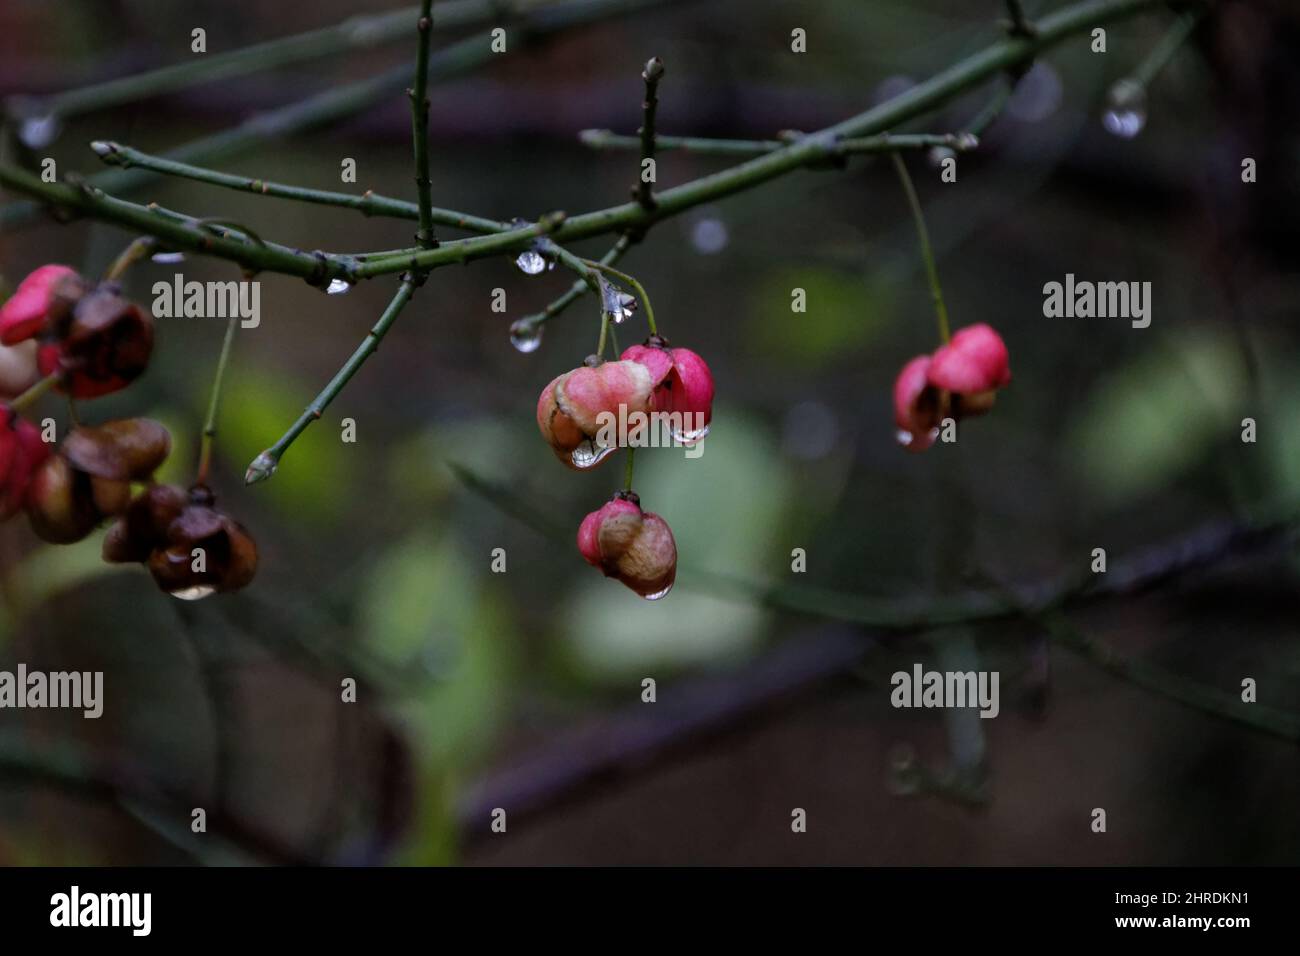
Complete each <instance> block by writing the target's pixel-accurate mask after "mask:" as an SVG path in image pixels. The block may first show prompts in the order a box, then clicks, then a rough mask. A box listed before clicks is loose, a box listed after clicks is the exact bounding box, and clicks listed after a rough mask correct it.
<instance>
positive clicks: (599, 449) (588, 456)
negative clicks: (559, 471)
mask: <svg viewBox="0 0 1300 956" xmlns="http://www.w3.org/2000/svg"><path fill="white" fill-rule="evenodd" d="M613 453H614V448H613V447H607V446H605V445H597V444H596V443H595V442H594V441H592V440H591V439H590V438H588V439H587V440H586V441H584V442H583V443H582V444H581V445H579V446H578V447H577V448H575V449H573V454H572V455H571V456H570V460H571V461H572V462H573V467H574V468H577V469H579V470H581V471H586V470H587V469H588V468H595V467H596V466H597V465H599V464H600V463H601V462H602V461H604V460H605V459H606V458H608V457H609V456H610V455H611V454H613Z"/></svg>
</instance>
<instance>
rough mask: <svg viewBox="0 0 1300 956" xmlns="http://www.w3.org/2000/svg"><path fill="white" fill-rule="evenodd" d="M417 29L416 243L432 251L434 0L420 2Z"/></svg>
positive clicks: (414, 94) (414, 113)
mask: <svg viewBox="0 0 1300 956" xmlns="http://www.w3.org/2000/svg"><path fill="white" fill-rule="evenodd" d="M415 29H416V33H417V34H418V35H419V43H418V44H417V45H416V51H415V82H414V84H412V86H411V88H410V89H409V90H407V91H406V92H407V94H408V95H409V96H410V98H411V143H412V146H413V149H414V152H415V189H416V194H417V204H418V211H419V223H420V226H419V228H418V229H417V230H416V232H415V241H416V243H417V244H418V245H419V246H420V247H421V248H423V249H433V248H435V247H436V246H437V245H438V240H437V239H435V238H434V235H433V212H432V210H433V184H432V182H431V181H430V179H429V34H430V33H431V32H432V31H433V0H421V3H420V19H419V22H418V23H416V27H415Z"/></svg>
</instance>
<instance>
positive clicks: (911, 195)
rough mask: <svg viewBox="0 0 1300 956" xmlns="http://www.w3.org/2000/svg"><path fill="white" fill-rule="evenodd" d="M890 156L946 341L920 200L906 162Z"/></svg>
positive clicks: (935, 270) (945, 316)
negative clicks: (907, 208) (914, 224)
mask: <svg viewBox="0 0 1300 956" xmlns="http://www.w3.org/2000/svg"><path fill="white" fill-rule="evenodd" d="M890 158H891V159H893V161H894V168H895V169H896V170H898V178H899V180H900V181H901V182H902V184H903V193H904V194H905V195H906V196H907V204H908V205H909V206H910V207H911V209H912V219H913V220H915V222H916V234H917V237H918V238H919V239H920V240H921V258H922V259H924V260H925V272H926V275H927V276H928V277H929V280H930V294H931V295H932V296H933V297H934V313H935V316H936V317H937V318H938V320H939V338H940V339H941V340H943V341H944V342H947V341H948V340H949V339H950V338H952V334H951V333H950V332H949V330H948V307H947V306H946V305H945V304H944V301H943V288H942V287H941V286H940V285H939V269H938V267H937V266H936V265H935V263H934V249H933V248H931V246H930V232H929V230H928V229H926V228H925V215H924V214H923V213H922V212H921V200H920V199H918V198H917V196H916V188H915V187H914V186H913V185H912V177H911V176H910V175H909V174H908V172H907V164H906V163H904V162H903V160H902V157H900V156H899V155H898V153H891V154H890Z"/></svg>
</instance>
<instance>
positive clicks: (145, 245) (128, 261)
mask: <svg viewBox="0 0 1300 956" xmlns="http://www.w3.org/2000/svg"><path fill="white" fill-rule="evenodd" d="M157 248H158V240H157V239H155V238H154V237H153V236H141V237H140V238H139V239H137V240H135V241H134V242H133V243H131V244H130V245H129V246H127V247H126V248H125V249H123V250H122V254H121V255H119V256H118V257H117V258H116V259H114V260H113V264H112V265H110V266H109V267H108V269H107V271H105V272H104V281H105V282H115V281H117V280H118V279H120V278H122V276H123V275H125V274H126V270H127V269H129V268H131V267H132V266H133V265H135V264H136V263H137V262H139V261H140V260H141V259H145V258H147V257H149V256H151V255H153V252H154V250H155V249H157Z"/></svg>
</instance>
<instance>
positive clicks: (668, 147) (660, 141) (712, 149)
mask: <svg viewBox="0 0 1300 956" xmlns="http://www.w3.org/2000/svg"><path fill="white" fill-rule="evenodd" d="M578 139H579V140H580V141H581V142H582V144H583V145H584V146H590V147H591V148H592V149H641V150H642V151H643V152H644V145H643V143H642V141H641V138H640V137H638V136H620V135H619V134H617V133H614V132H611V131H610V130H607V129H584V130H583V131H582V132H581V133H579V134H578ZM790 142H791V141H790V140H779V139H711V138H709V137H707V136H656V137H655V138H654V146H653V149H654V150H657V151H662V152H669V151H674V150H676V151H681V152H684V153H697V154H699V155H702V156H761V155H764V154H766V153H774V152H776V151H777V150H779V149H784V148H785V147H786V146H789V145H790ZM978 145H979V141H978V140H977V139H975V138H973V137H971V136H969V135H964V134H961V133H943V134H932V133H908V134H901V135H898V136H889V135H881V136H866V137H860V138H856V139H842V140H840V141H839V142H837V143H834V144H827V146H826V149H825V152H824V156H825V157H826V158H835V157H839V156H852V155H857V154H866V153H890V152H894V151H896V150H903V149H929V148H930V147H932V146H947V147H949V148H951V149H954V150H957V151H958V152H964V151H965V150H969V149H974V148H975V147H976V146H978Z"/></svg>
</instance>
